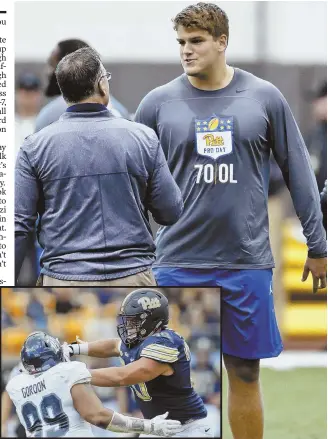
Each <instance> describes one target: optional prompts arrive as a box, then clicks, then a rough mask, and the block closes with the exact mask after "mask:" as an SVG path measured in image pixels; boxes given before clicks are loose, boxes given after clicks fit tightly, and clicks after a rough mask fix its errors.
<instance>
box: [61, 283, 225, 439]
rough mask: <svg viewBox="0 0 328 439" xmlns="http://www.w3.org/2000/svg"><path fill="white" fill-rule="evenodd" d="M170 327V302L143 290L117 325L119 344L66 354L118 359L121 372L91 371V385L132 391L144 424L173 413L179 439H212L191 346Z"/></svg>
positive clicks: (76, 347)
mask: <svg viewBox="0 0 328 439" xmlns="http://www.w3.org/2000/svg"><path fill="white" fill-rule="evenodd" d="M168 321H169V309H168V300H167V298H166V297H165V296H164V295H163V294H162V293H161V292H159V291H156V290H151V289H139V290H136V291H133V292H131V293H130V294H128V295H127V297H126V298H125V299H124V301H123V303H122V305H121V308H120V312H119V315H118V325H117V330H118V334H119V336H120V339H121V340H120V339H108V340H99V341H95V342H91V343H85V342H82V344H71V345H68V349H70V351H71V352H70V353H71V354H74V355H78V354H85V355H89V356H92V357H101V358H107V357H115V356H117V357H118V356H120V357H121V360H123V362H124V364H125V365H124V366H123V367H109V368H105V369H94V370H91V371H90V373H91V376H92V380H91V384H93V385H95V386H100V387H117V386H132V389H133V391H134V394H135V396H136V401H137V404H138V406H139V408H140V410H141V412H142V414H143V416H144V417H145V418H148V417H149V416H151V417H153V416H156V415H159V414H160V413H163V412H169V417H170V419H177V420H179V421H181V424H183V425H182V431H181V432H180V433H177V434H176V436H180V437H213V433H212V429H211V427H210V425H209V424H208V422H207V420H206V417H207V411H206V408H205V406H204V404H203V401H202V399H201V398H200V396H199V395H197V393H196V392H195V390H194V389H193V386H192V384H191V378H190V351H189V348H188V345H187V344H186V342H185V341H184V339H183V337H181V336H180V335H178V334H177V333H176V332H175V331H173V330H172V329H169V328H168V327H167V325H168ZM79 342H81V341H80V340H79ZM218 422H219V420H218Z"/></svg>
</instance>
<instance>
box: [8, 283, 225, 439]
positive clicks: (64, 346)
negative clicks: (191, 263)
mask: <svg viewBox="0 0 328 439" xmlns="http://www.w3.org/2000/svg"><path fill="white" fill-rule="evenodd" d="M1 299H2V308H1V311H2V330H1V339H2V344H1V348H2V363H1V367H2V374H1V376H2V397H1V399H2V404H1V420H2V421H1V422H2V423H1V437H26V436H28V437H50V436H51V437H73V436H75V437H139V436H140V437H156V436H162V437H216V438H221V353H220V342H221V340H220V318H221V317H220V290H219V289H218V288H119V287H118V288H101V289H98V288H47V289H45V288H34V289H32V288H31V289H22V288H4V289H2V290H1Z"/></svg>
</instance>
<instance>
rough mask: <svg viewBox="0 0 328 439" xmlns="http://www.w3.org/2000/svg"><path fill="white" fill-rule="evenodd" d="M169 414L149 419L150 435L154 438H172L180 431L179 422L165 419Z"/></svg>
mask: <svg viewBox="0 0 328 439" xmlns="http://www.w3.org/2000/svg"><path fill="white" fill-rule="evenodd" d="M168 414H169V412H166V413H164V414H163V415H158V416H155V418H153V419H151V427H152V429H151V434H155V435H156V436H166V437H172V436H174V435H175V434H177V433H180V432H181V431H182V425H181V422H180V421H173V420H172V419H167V420H166V419H165V418H167V415H168Z"/></svg>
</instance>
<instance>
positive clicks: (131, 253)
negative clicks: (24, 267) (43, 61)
mask: <svg viewBox="0 0 328 439" xmlns="http://www.w3.org/2000/svg"><path fill="white" fill-rule="evenodd" d="M56 76H57V80H58V84H59V87H60V89H61V92H62V94H63V97H64V99H65V101H66V102H67V104H68V108H67V110H66V112H65V113H64V114H63V115H62V116H61V117H60V118H59V120H58V121H57V122H54V123H53V124H51V125H49V126H48V127H46V128H44V129H43V130H41V131H39V132H37V133H35V134H33V135H31V136H29V137H27V138H26V139H25V141H24V143H23V145H22V147H21V149H20V151H19V154H18V158H17V163H16V180H15V189H16V194H15V195H16V197H15V198H16V199H15V251H16V261H15V269H16V279H17V276H18V274H19V271H20V268H21V264H22V261H23V259H24V256H25V252H26V244H27V239H28V236H29V234H30V233H32V232H33V230H34V227H35V224H36V222H37V236H38V240H39V242H40V245H41V247H42V248H43V252H42V256H41V260H40V263H41V267H42V269H41V276H40V279H39V282H38V284H39V285H44V286H61V285H63V286H73V285H78V286H81V285H88V284H91V283H92V285H109V286H112V285H126V286H128V285H133V286H142V285H155V284H156V282H155V279H154V277H153V275H152V272H151V265H152V263H153V262H154V259H155V256H154V251H155V245H154V242H153V238H152V234H151V229H150V225H149V221H148V211H150V212H151V213H152V214H153V217H154V219H155V221H157V222H158V223H159V224H163V225H168V224H173V223H174V222H176V221H177V220H178V218H179V217H180V215H181V213H182V208H183V203H182V198H181V193H180V190H179V188H178V186H177V185H176V183H175V182H174V179H173V177H172V175H171V173H170V171H169V169H168V166H167V163H166V160H165V157H164V153H163V151H162V148H161V146H160V144H159V141H158V138H157V136H156V134H155V132H154V131H153V130H152V129H150V128H148V127H145V126H144V125H141V124H138V123H135V122H130V121H128V120H125V119H123V118H118V117H115V116H114V115H113V114H112V113H111V111H110V110H108V109H107V105H108V102H109V99H110V94H109V83H108V80H109V79H110V76H111V75H110V73H108V72H106V70H105V68H104V66H103V64H102V62H101V60H100V58H99V55H98V54H97V52H95V51H94V50H93V49H91V48H89V47H85V48H81V49H79V50H77V51H75V52H73V53H71V54H69V55H67V56H66V57H64V58H63V59H62V60H61V61H60V62H59V64H58V66H57V68H56Z"/></svg>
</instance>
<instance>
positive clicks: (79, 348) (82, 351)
mask: <svg viewBox="0 0 328 439" xmlns="http://www.w3.org/2000/svg"><path fill="white" fill-rule="evenodd" d="M69 347H70V348H72V351H73V355H88V353H89V343H81V344H75V343H74V344H70V345H69Z"/></svg>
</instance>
